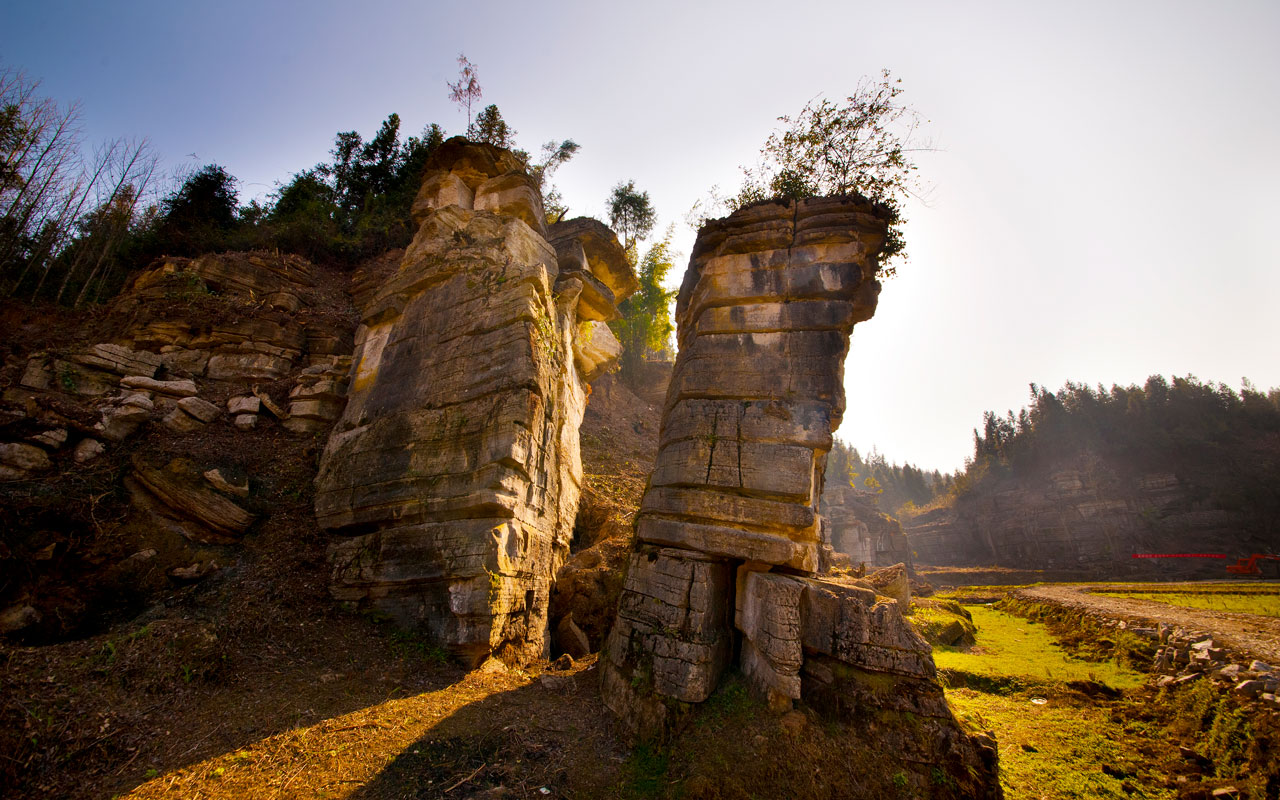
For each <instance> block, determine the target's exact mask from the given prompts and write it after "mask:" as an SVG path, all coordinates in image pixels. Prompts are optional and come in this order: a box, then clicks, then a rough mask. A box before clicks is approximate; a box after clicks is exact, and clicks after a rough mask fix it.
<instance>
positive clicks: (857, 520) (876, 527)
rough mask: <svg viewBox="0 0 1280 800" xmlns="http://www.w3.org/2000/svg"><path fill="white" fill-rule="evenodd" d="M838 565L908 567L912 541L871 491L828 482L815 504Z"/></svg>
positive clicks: (910, 558)
mask: <svg viewBox="0 0 1280 800" xmlns="http://www.w3.org/2000/svg"><path fill="white" fill-rule="evenodd" d="M818 508H819V510H820V511H821V513H822V522H823V525H824V526H825V531H824V536H825V537H826V539H827V540H828V541H829V542H830V544H831V548H832V550H833V551H834V554H835V555H834V559H835V561H836V564H837V565H840V566H849V567H853V568H857V567H858V566H859V565H864V568H865V567H872V568H874V567H887V566H890V565H893V564H906V565H908V566H911V564H912V561H913V553H912V551H911V544H910V543H909V542H908V541H907V537H906V536H905V535H904V534H903V532H902V526H901V525H900V524H899V523H898V520H896V519H894V518H893V517H891V516H889V515H888V514H885V513H884V512H883V511H881V510H880V509H879V508H878V507H877V506H876V503H875V495H874V494H872V493H871V492H864V491H859V490H858V489H854V488H853V487H852V486H848V485H844V486H841V485H839V483H838V482H836V481H830V480H829V481H827V482H826V486H825V487H824V489H823V492H822V500H821V502H820V503H819V505H818Z"/></svg>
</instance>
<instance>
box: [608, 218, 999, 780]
mask: <svg viewBox="0 0 1280 800" xmlns="http://www.w3.org/2000/svg"><path fill="white" fill-rule="evenodd" d="M885 231H886V227H885V221H884V218H883V216H882V215H881V214H879V213H877V209H876V208H875V207H874V206H872V205H871V204H869V203H867V202H866V201H864V200H861V199H856V198H822V199H811V200H801V201H798V202H791V203H781V202H772V203H765V204H760V205H756V206H752V207H749V208H746V209H743V210H741V211H739V212H737V213H735V214H733V215H732V216H730V217H728V218H726V219H723V220H719V221H716V222H712V223H710V224H709V225H708V226H706V227H704V228H703V230H702V231H701V232H700V234H699V236H698V241H697V244H696V245H695V247H694V253H693V257H692V259H691V261H690V264H689V269H688V272H687V273H686V275H685V280H684V285H683V286H682V288H681V290H680V296H679V300H678V303H677V307H676V312H677V322H678V325H679V340H680V352H679V356H678V357H677V359H676V365H675V372H674V374H673V377H672V380H671V386H670V389H669V390H668V393H667V399H666V405H665V410H664V417H663V424H662V432H661V436H660V442H659V448H660V449H659V452H658V458H657V463H656V466H655V468H654V472H653V476H652V478H651V479H650V482H649V487H648V489H647V491H646V492H645V496H644V500H643V502H642V504H641V510H640V514H639V518H638V522H637V539H638V543H637V547H636V550H635V552H634V553H633V554H632V556H631V559H630V562H629V566H628V572H627V577H626V583H625V585H624V588H623V593H622V597H621V600H620V603H619V608H618V619H617V622H616V623H615V626H614V628H613V631H612V632H611V634H610V637H609V640H608V643H607V645H606V654H605V656H604V657H603V677H602V681H603V683H602V693H603V696H604V700H605V703H606V704H607V705H608V706H609V707H610V708H611V709H612V710H613V711H614V712H615V713H617V714H618V716H619V718H620V719H621V720H622V722H623V723H624V724H626V725H627V726H628V727H630V728H631V729H632V730H633V731H635V732H637V733H639V734H641V735H653V734H660V733H662V732H664V731H666V730H669V729H670V728H671V727H672V726H673V725H674V724H675V723H677V722H678V720H679V717H680V716H681V714H682V713H683V712H684V711H685V710H687V709H688V708H689V705H688V704H692V703H699V702H702V701H703V700H706V699H707V697H708V696H709V695H710V694H711V692H712V691H713V690H714V689H715V688H716V685H717V684H718V682H719V680H720V678H721V675H722V673H723V672H724V670H725V669H726V668H727V667H728V666H729V665H730V664H731V663H732V662H733V661H734V660H735V658H736V660H737V663H738V666H739V668H740V669H741V671H742V672H743V673H744V674H745V675H746V676H747V678H748V680H749V681H750V682H751V683H752V684H753V685H754V686H755V687H756V688H757V689H758V690H759V691H760V692H761V693H762V694H763V695H765V696H766V697H767V698H768V700H769V701H770V704H771V705H773V706H774V707H782V708H786V707H789V706H790V705H791V703H792V701H794V700H799V699H805V700H807V701H809V702H810V704H812V705H814V706H818V707H822V708H826V709H829V710H833V711H845V712H848V711H850V710H852V709H854V708H861V709H864V710H866V709H873V710H875V711H876V712H877V713H881V714H888V715H892V714H909V715H911V718H912V719H916V720H919V721H920V722H921V724H922V725H924V726H926V727H928V728H929V730H928V732H927V736H925V737H924V738H923V739H922V740H921V741H919V742H916V743H915V744H914V745H912V744H911V741H910V740H909V739H910V737H906V738H905V739H904V740H903V741H901V742H899V741H895V742H893V743H892V745H893V746H894V747H895V748H897V749H896V752H899V753H906V754H908V755H907V756H906V757H908V758H909V759H910V760H919V761H922V762H923V761H925V760H932V759H939V758H950V757H951V756H950V755H947V754H948V753H951V751H952V750H954V751H956V754H958V755H959V756H960V757H959V758H956V759H953V761H954V762H955V763H966V764H969V765H973V766H975V769H979V770H981V769H983V767H982V764H981V759H980V758H979V756H978V754H977V750H976V748H975V747H974V746H973V745H972V743H971V742H970V740H969V739H967V738H966V737H965V735H964V734H963V733H962V732H961V731H960V728H959V727H958V725H957V724H956V722H955V720H954V718H952V716H951V714H950V712H949V710H948V709H947V706H946V702H945V700H944V699H943V695H942V691H941V688H940V687H939V686H938V684H937V682H936V676H935V669H934V665H933V660H932V657H931V655H930V650H929V646H928V645H927V644H926V643H925V642H924V640H923V639H921V638H920V637H919V636H918V635H917V634H916V633H915V632H914V631H913V630H912V629H911V627H910V626H909V625H908V624H907V623H906V622H905V621H904V620H903V618H902V615H901V613H900V609H898V607H897V604H896V603H895V601H893V600H890V599H886V598H881V597H877V595H876V594H875V592H873V591H871V590H868V589H865V588H861V587H858V586H853V585H848V584H842V583H839V582H836V581H834V580H830V579H821V578H818V577H816V575H815V573H816V572H817V570H818V566H819V563H818V562H819V552H820V519H819V517H818V515H817V513H816V512H817V509H818V501H819V496H820V493H821V487H822V477H823V469H824V465H825V462H826V454H827V451H828V450H829V449H830V447H831V432H832V430H833V429H834V428H835V427H836V426H837V425H839V423H840V417H841V414H842V413H843V411H844V391H843V386H842V384H843V374H844V370H843V364H844V359H845V355H846V353H847V352H848V347H849V335H850V333H851V331H852V329H853V326H854V324H855V323H857V322H861V321H864V320H867V319H869V318H870V317H871V316H872V314H873V313H874V312H875V307H876V299H877V297H878V295H879V291H880V285H879V283H878V282H877V281H876V280H875V277H874V276H875V273H876V269H877V262H876V257H877V255H878V253H879V252H880V249H881V247H882V244H883V242H884V237H885ZM903 730H905V727H904V728H903ZM904 748H906V749H904ZM909 751H910V752H909ZM917 751H919V752H917ZM924 751H928V752H924ZM916 756H918V757H919V758H916ZM933 763H937V761H934V762H933ZM996 793H997V794H998V789H997V790H996Z"/></svg>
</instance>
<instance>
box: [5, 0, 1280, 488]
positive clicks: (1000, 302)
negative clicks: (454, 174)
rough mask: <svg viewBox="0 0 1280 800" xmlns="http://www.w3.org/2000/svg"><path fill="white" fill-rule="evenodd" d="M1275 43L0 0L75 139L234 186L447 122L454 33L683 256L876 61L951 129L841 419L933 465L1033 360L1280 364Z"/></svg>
mask: <svg viewBox="0 0 1280 800" xmlns="http://www.w3.org/2000/svg"><path fill="white" fill-rule="evenodd" d="M1278 42H1280V3H1277V2H1275V1H1274V0H1266V1H1264V2H1219V3H1203V2H1194V3H1193V2H1172V1H1170V0H1164V1H1162V2H1123V1H1122V0H1109V1H1108V2H1079V1H1076V2H1069V3H1068V2H1060V3H1056V4H1050V3H1029V2H1025V0H1021V1H1020V2H1009V3H958V2H954V0H949V1H947V2H901V1H899V2H887V1H886V0H879V2H875V3H858V2H829V3H820V2H804V1H803V0H794V1H793V2H788V3H778V2H771V3H753V2H726V3H709V2H696V0H685V2H671V3H668V2H659V1H654V2H645V3H634V4H630V3H610V2H592V3H576V2H562V3H558V4H550V3H542V4H535V3H516V2H483V1H481V0H476V1H474V2H467V3H463V2H449V3H426V2H414V3H410V2H403V3H391V2H370V1H369V0H365V1H364V2H359V3H355V2H343V3H337V2H320V1H319V0H297V1H296V2H275V3H273V2H261V0H258V2H241V1H240V0H235V1H229V0H220V2H217V3H201V4H195V3H175V2H172V0H166V1H165V2H116V3H101V2H89V1H88V0H86V1H84V2H79V3H73V2H59V0H42V2H39V3H16V2H15V3H7V4H4V5H3V6H2V7H0V60H3V63H5V64H7V65H11V66H17V67H21V68H24V69H25V70H27V71H28V73H30V75H31V76H32V77H35V78H39V79H41V80H42V81H43V89H44V91H45V93H46V94H47V95H49V96H52V97H55V98H58V99H61V100H64V101H70V100H74V99H79V100H81V101H82V103H83V113H84V120H85V130H86V134H87V136H88V138H89V139H90V140H91V141H92V140H99V139H106V138H110V137H116V136H146V137H149V138H150V139H151V141H152V142H153V144H154V145H155V146H156V148H157V149H158V150H159V152H160V153H161V154H162V156H163V157H164V159H165V163H166V165H167V166H169V167H171V168H176V167H181V166H183V165H184V164H185V165H188V166H199V165H202V164H205V163H208V162H211V161H216V162H218V163H220V164H223V165H224V166H226V167H227V168H228V169H229V170H230V171H231V172H232V174H234V175H236V176H237V177H239V178H240V180H241V196H242V199H248V198H249V197H251V196H256V195H261V194H264V193H266V192H268V191H270V189H271V188H272V187H273V186H274V184H275V182H276V181H282V180H287V178H288V176H289V175H290V174H291V173H293V172H296V171H298V170H301V169H303V168H305V167H308V166H310V165H312V164H314V163H316V162H318V161H321V160H323V159H325V158H326V157H327V151H328V149H329V148H330V147H331V146H332V140H333V135H334V134H335V133H336V132H338V131H340V130H351V129H356V130H358V131H360V132H361V133H362V134H363V135H364V136H366V137H368V136H369V135H371V134H372V133H373V132H374V131H375V130H376V128H377V126H378V124H379V123H380V122H381V120H383V119H384V118H385V117H386V116H387V115H388V114H389V113H391V112H393V111H394V112H397V113H399V114H400V116H401V118H402V120H403V126H402V131H404V132H406V133H415V132H417V131H419V130H420V129H421V128H422V127H423V126H424V125H426V124H427V123H429V122H439V123H440V124H441V125H443V126H444V127H445V129H446V130H447V131H448V132H450V133H457V132H461V130H462V129H463V128H464V127H465V118H464V117H463V115H462V114H461V113H460V112H458V111H457V110H456V109H455V108H454V106H453V105H452V104H451V103H450V102H449V100H448V98H447V89H446V87H445V84H446V82H448V81H450V80H453V79H454V78H455V77H456V72H457V65H456V64H455V62H454V59H455V57H456V56H457V54H458V53H459V52H465V53H466V54H467V56H468V57H469V58H470V59H471V60H472V61H473V62H474V63H475V64H476V65H477V66H478V68H479V77H480V82H481V85H482V86H483V88H484V98H483V101H484V102H485V103H489V102H493V103H496V104H498V106H499V107H500V108H501V109H502V112H503V115H504V116H505V117H506V119H507V120H508V122H509V123H511V125H513V126H514V127H515V128H516V129H517V130H518V131H519V136H518V138H519V140H520V142H521V143H522V144H523V145H524V146H525V147H526V148H527V149H531V150H532V149H535V148H536V147H537V146H538V145H539V143H541V142H543V141H545V140H548V139H553V138H555V139H560V138H565V137H571V138H573V139H575V140H576V141H578V142H579V143H580V144H581V145H582V151H581V154H580V155H579V157H578V158H577V159H575V160H574V161H573V162H571V163H570V164H568V165H567V166H565V167H564V168H563V169H562V171H561V172H560V174H559V175H558V177H557V183H558V184H559V186H560V188H561V190H562V191H563V193H564V195H565V198H566V200H567V202H568V203H569V205H570V207H571V209H572V212H573V213H586V214H594V215H600V216H603V211H604V201H605V198H606V196H607V194H608V192H609V189H610V187H612V186H613V185H614V184H615V183H617V182H618V181H619V180H623V179H634V180H635V181H636V182H637V185H638V186H639V187H640V188H642V189H646V190H648V191H649V192H650V194H651V196H652V198H653V200H654V202H655V204H656V206H657V208H658V210H659V212H660V214H661V219H662V222H661V224H662V225H663V226H665V225H666V224H667V223H668V222H676V223H678V225H679V231H678V241H679V245H680V247H681V248H682V250H683V252H684V253H685V254H686V255H687V254H688V252H689V249H690V245H691V244H692V233H691V232H690V231H689V230H688V229H687V228H685V227H684V225H683V222H682V220H683V217H684V214H685V212H686V211H687V210H688V209H689V207H690V206H692V205H693V203H694V201H695V200H697V199H699V198H701V197H703V196H705V194H706V192H707V190H708V189H709V188H710V187H711V186H712V185H717V184H718V185H719V186H720V187H722V188H723V189H725V190H732V189H733V188H735V187H736V185H737V182H738V180H739V175H740V173H739V169H738V168H739V166H740V165H742V164H748V163H752V162H754V160H755V156H756V153H757V151H758V149H759V147H760V144H761V143H762V142H763V140H764V139H765V137H766V136H767V135H768V133H769V131H770V130H771V129H772V128H773V126H774V125H775V118H776V117H777V116H778V115H780V114H787V113H794V112H796V111H798V110H799V109H800V108H801V107H802V106H803V105H804V103H805V101H806V100H808V99H810V98H812V97H813V96H815V95H817V94H819V93H825V94H827V95H828V96H830V97H833V98H839V97H841V96H842V95H843V94H844V93H847V92H849V91H852V89H853V87H854V85H855V84H856V83H857V81H858V79H859V77H861V76H864V75H875V74H877V73H878V72H879V70H880V69H881V68H885V67H887V68H889V69H890V70H892V71H893V73H894V74H895V75H896V76H897V77H900V78H902V81H903V86H904V88H905V89H906V93H905V95H904V99H906V100H908V101H909V102H910V103H911V104H912V105H914V106H915V107H916V108H917V109H918V110H919V111H920V112H922V113H923V114H924V115H925V116H926V117H927V118H929V119H930V121H931V122H930V124H929V125H928V132H929V133H930V134H931V135H932V137H933V139H934V141H935V144H936V146H937V147H938V148H939V149H938V151H937V152H934V153H929V154H926V155H925V156H923V157H922V158H921V159H920V166H921V173H922V175H923V177H924V178H925V179H926V180H927V181H928V182H929V183H931V184H932V186H933V192H932V195H931V199H930V204H929V207H923V206H919V205H916V206H913V207H911V208H909V210H908V211H909V213H908V216H909V219H910V222H909V223H908V226H907V229H906V235H907V240H908V249H909V250H910V252H911V261H910V262H909V263H908V264H906V265H904V266H902V267H901V268H900V270H899V272H900V274H899V277H897V278H894V279H892V280H890V281H888V282H887V283H886V285H885V290H884V292H883V294H882V295H881V303H880V311H879V313H878V314H877V316H876V318H875V319H873V320H871V321H870V322H867V323H864V324H863V325H860V326H858V328H857V329H856V331H855V333H854V338H853V349H852V354H851V356H850V358H849V361H848V363H847V366H846V386H847V389H848V396H849V397H848V411H847V412H846V415H845V421H844V425H843V427H842V428H841V430H840V431H839V435H840V436H841V437H843V438H845V439H846V440H847V441H849V442H850V443H852V444H853V445H855V446H857V447H859V448H860V449H863V450H869V449H870V448H871V447H872V446H876V447H878V448H879V449H880V451H881V452H883V453H885V454H886V455H887V456H888V457H889V458H890V459H893V460H897V461H904V460H906V461H911V462H914V463H916V464H918V465H919V466H921V467H924V468H940V469H955V468H957V467H959V466H960V465H961V462H962V461H963V459H964V458H965V457H966V456H967V455H969V454H970V450H971V437H972V433H971V430H972V428H973V427H974V426H976V425H978V424H980V421H981V414H982V412H983V411H984V410H986V409H995V410H998V411H1001V412H1003V411H1004V410H1006V409H1009V408H1013V409H1016V408H1018V407H1019V406H1021V405H1022V404H1023V403H1024V402H1025V400H1026V399H1027V385H1028V383H1030V382H1031V381H1035V382H1037V383H1040V384H1042V385H1047V386H1050V387H1053V388H1057V387H1059V386H1061V384H1062V383H1063V382H1064V381H1066V380H1068V379H1071V380H1077V381H1083V382H1087V383H1098V382H1103V383H1106V384H1108V385H1109V384H1110V383H1112V382H1118V383H1126V384H1127V383H1135V382H1136V383H1141V382H1142V381H1143V380H1145V378H1146V377H1147V375H1149V374H1152V373H1157V372H1159V373H1163V374H1166V375H1171V374H1178V375H1185V374H1188V373H1190V374H1194V375H1196V376H1198V377H1200V378H1201V379H1205V380H1214V381H1223V382H1226V383H1228V384H1230V385H1231V386H1233V387H1238V386H1239V383H1240V379H1241V377H1242V376H1248V377H1249V378H1251V379H1252V380H1253V381H1254V382H1255V383H1257V384H1258V385H1259V386H1262V387H1264V388H1265V387H1270V386H1277V385H1280V358H1277V354H1276V341H1277V336H1276V327H1277V326H1276V317H1275V307H1276V304H1277V301H1278V300H1280V244H1278V243H1277V235H1276V234H1277V232H1280V224H1278V222H1277V221H1278V220H1280V147H1278V146H1277V142H1278V141H1280V135H1278V132H1280V45H1278V44H1277V43H1278ZM189 154H194V157H192V155H189ZM676 282H678V276H677V277H676Z"/></svg>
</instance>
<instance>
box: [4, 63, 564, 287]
mask: <svg viewBox="0 0 1280 800" xmlns="http://www.w3.org/2000/svg"><path fill="white" fill-rule="evenodd" d="M459 63H460V64H461V65H462V68H463V76H462V78H460V81H461V85H460V88H458V89H457V90H456V91H457V92H458V96H457V97H456V98H455V99H457V100H458V102H459V103H460V105H462V106H463V107H464V108H466V109H467V111H468V127H467V137H468V138H470V139H471V140H472V141H477V142H485V143H489V144H494V145H496V146H500V147H507V148H511V149H512V152H513V153H515V155H516V156H517V157H518V158H519V159H520V160H521V161H522V162H523V163H524V165H525V167H526V169H528V171H529V173H530V175H532V176H533V177H534V179H535V181H536V182H537V184H538V186H539V188H540V189H541V190H542V192H543V196H544V200H545V205H546V210H547V212H548V216H549V217H550V218H551V219H552V220H554V219H557V218H559V217H562V216H563V215H564V214H565V213H566V212H567V208H566V207H565V205H564V202H563V199H562V198H561V197H560V193H559V192H558V191H556V189H555V187H554V186H552V185H551V183H550V178H551V175H552V174H553V173H554V172H555V170H556V169H557V168H559V167H560V166H561V165H563V164H564V163H565V162H567V161H568V160H570V159H571V158H572V157H573V156H574V154H575V153H576V152H577V151H578V144H577V143H576V142H574V141H573V140H571V139H566V140H564V141H561V142H556V141H550V142H547V143H545V144H544V145H543V146H542V149H541V151H540V158H539V159H538V160H535V159H534V158H533V157H532V156H531V155H530V154H529V153H528V152H526V151H524V150H520V149H517V148H515V134H516V131H515V130H514V129H513V128H511V127H510V126H509V125H508V124H507V123H506V121H505V120H503V118H502V114H501V112H500V111H499V110H498V107H497V106H496V105H489V106H487V107H485V108H484V109H483V110H481V111H480V112H479V114H477V115H476V116H475V117H474V118H472V117H471V115H470V107H471V104H472V103H474V102H475V101H478V100H479V98H480V92H481V90H480V86H479V83H478V81H477V80H476V76H475V67H474V65H472V64H471V63H470V62H468V61H466V59H465V57H459ZM38 88H39V86H38V84H37V83H36V82H35V81H32V80H30V79H28V78H27V77H26V76H25V75H24V74H23V73H21V72H20V71H16V70H5V71H0V295H3V296H8V297H17V298H22V299H24V300H31V301H35V300H45V301H52V302H56V303H61V304H65V305H71V306H76V307H79V306H82V305H84V304H86V303H93V302H103V301H106V300H108V299H110V298H111V297H113V296H114V295H115V294H117V293H118V292H119V291H120V289H121V288H122V287H123V286H124V285H125V283H126V282H127V281H128V279H129V278H130V277H131V276H132V275H133V274H134V273H135V272H136V271H138V270H141V269H143V268H145V267H146V266H147V265H148V264H150V263H151V262H152V261H153V260H154V259H156V258H158V257H160V256H196V255H200V254H202V253H208V252H222V251H227V250H253V249H278V250H282V251H286V252H291V253H296V254H298V255H301V256H304V257H306V258H309V259H311V260H313V261H317V262H321V263H326V264H330V265H334V266H339V267H344V268H350V267H353V266H354V265H355V264H358V263H360V262H361V261H363V260H365V259H367V258H370V257H372V256H375V255H378V254H380V253H383V252H386V251H387V250H391V249H394V248H396V247H404V246H405V245H407V244H408V243H409V241H410V239H411V238H412V235H413V226H412V221H411V219H410V210H411V208H412V205H413V199H414V196H415V195H416V194H417V191H418V188H419V186H420V184H421V181H422V170H423V167H424V166H425V164H426V161H427V159H428V158H429V157H430V156H431V154H432V153H433V152H434V151H435V149H436V148H437V147H439V146H440V144H441V143H443V142H444V140H445V130H444V128H443V127H441V126H440V125H438V124H435V123H432V124H429V125H427V126H426V127H424V128H423V130H422V132H421V133H420V134H419V135H417V136H409V137H407V138H402V137H401V131H400V116H399V115H398V114H394V113H393V114H391V115H389V116H388V117H387V118H386V119H385V120H383V122H382V123H381V125H380V126H379V127H378V129H377V131H376V132H375V133H374V135H373V136H372V138H370V139H369V140H368V141H366V140H365V139H364V138H363V137H362V136H361V134H360V133H358V132H357V131H354V130H351V131H342V132H339V133H338V134H336V135H335V137H334V144H333V149H332V150H330V156H331V158H330V159H329V160H327V161H324V162H321V163H319V164H316V165H314V166H312V167H310V168H307V169H303V170H302V171H300V172H298V173H296V174H294V175H293V176H292V177H291V178H290V179H289V180H288V181H287V182H285V183H284V184H281V185H278V186H277V188H276V190H275V191H274V192H273V193H272V194H271V195H270V196H269V197H267V198H266V199H265V201H259V200H257V199H254V200H251V201H250V202H248V203H247V204H244V205H241V204H240V197H239V191H238V189H237V184H238V180H237V179H236V177H235V176H234V175H232V174H231V172H230V171H229V170H228V169H227V168H226V167H224V166H222V165H220V164H217V163H209V164H206V165H204V166H202V167H200V168H199V169H196V170H195V171H194V172H190V173H189V174H185V175H179V176H173V177H169V178H165V177H163V176H162V175H161V173H160V167H159V160H158V158H157V157H156V155H155V154H154V153H153V152H152V150H151V148H150V146H149V145H148V144H147V142H146V141H141V142H126V141H124V140H118V141H115V142H109V143H106V144H104V145H102V146H100V147H98V148H96V149H94V150H93V151H92V153H90V151H89V150H88V149H87V148H86V145H85V143H84V142H83V141H82V139H81V137H80V136H79V134H78V132H77V131H78V128H77V124H78V120H79V112H78V108H77V107H76V106H75V105H72V106H69V107H66V108H63V107H60V106H59V105H58V104H57V103H56V102H55V101H53V100H50V99H48V98H43V97H41V96H40V95H39V93H38ZM453 88H454V86H453V85H452V84H451V89H453ZM451 96H452V95H451Z"/></svg>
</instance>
